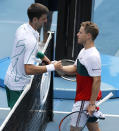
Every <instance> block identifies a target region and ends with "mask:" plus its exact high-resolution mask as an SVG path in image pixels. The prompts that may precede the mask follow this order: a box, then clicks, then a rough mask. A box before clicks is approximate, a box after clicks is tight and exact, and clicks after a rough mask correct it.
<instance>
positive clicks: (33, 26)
mask: <svg viewBox="0 0 119 131" xmlns="http://www.w3.org/2000/svg"><path fill="white" fill-rule="evenodd" d="M29 24H30V25H31V26H32V28H33V29H34V30H37V28H36V26H35V25H34V24H33V23H32V22H29Z"/></svg>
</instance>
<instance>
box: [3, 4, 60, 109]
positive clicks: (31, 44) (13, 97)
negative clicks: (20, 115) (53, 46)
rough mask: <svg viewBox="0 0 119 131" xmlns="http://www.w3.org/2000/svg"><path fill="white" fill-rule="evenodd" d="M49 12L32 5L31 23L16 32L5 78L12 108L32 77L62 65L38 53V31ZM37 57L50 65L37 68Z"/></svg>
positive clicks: (30, 11) (43, 7)
mask: <svg viewBox="0 0 119 131" xmlns="http://www.w3.org/2000/svg"><path fill="white" fill-rule="evenodd" d="M48 12H49V10H48V8H47V7H46V6H44V5H41V4H39V3H35V4H31V5H30V7H29V8H28V10H27V15H28V18H29V22H28V23H25V24H23V25H21V26H20V27H19V28H18V29H17V31H16V35H15V42H14V47H13V51H12V56H11V61H10V65H9V67H8V70H7V73H6V77H5V85H6V93H7V99H8V106H9V107H10V108H12V107H13V106H14V104H15V103H16V101H17V99H18V98H19V96H20V95H21V93H22V91H23V90H24V88H25V87H26V85H27V84H29V82H30V80H31V78H32V75H35V74H40V73H44V72H47V71H54V70H55V69H57V68H58V67H59V66H60V65H61V62H60V61H59V62H54V63H53V64H51V62H50V60H49V59H48V58H47V57H46V56H45V55H44V54H42V53H41V52H39V53H38V39H39V33H38V32H37V30H38V28H40V27H41V26H42V25H43V24H44V23H45V22H47V14H48ZM36 56H39V57H40V58H41V59H42V60H43V61H46V62H47V63H48V64H49V65H46V66H36V65H35V59H34V58H35V57H36Z"/></svg>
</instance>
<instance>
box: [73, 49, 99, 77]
mask: <svg viewBox="0 0 119 131" xmlns="http://www.w3.org/2000/svg"><path fill="white" fill-rule="evenodd" d="M77 59H79V61H80V63H81V64H82V65H83V66H85V68H86V69H87V71H88V74H89V75H90V76H92V77H93V76H101V58H100V54H99V52H98V50H97V49H96V47H91V48H89V49H85V48H83V49H82V50H81V51H80V53H79V54H78V57H77ZM77 59H76V61H75V65H76V66H77Z"/></svg>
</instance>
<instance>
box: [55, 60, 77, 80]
mask: <svg viewBox="0 0 119 131" xmlns="http://www.w3.org/2000/svg"><path fill="white" fill-rule="evenodd" d="M74 62H75V61H73V60H70V59H62V60H61V63H62V65H63V66H68V65H73V64H74ZM57 73H58V75H59V76H61V78H63V79H65V80H68V81H74V82H75V81H76V75H75V74H73V75H72V74H66V73H64V72H62V71H57Z"/></svg>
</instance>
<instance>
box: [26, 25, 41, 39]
mask: <svg viewBox="0 0 119 131" xmlns="http://www.w3.org/2000/svg"><path fill="white" fill-rule="evenodd" d="M27 27H28V28H27V29H28V30H29V31H30V32H32V33H33V35H34V36H35V37H36V39H39V33H38V31H36V30H34V28H33V27H32V26H31V25H30V24H29V23H27Z"/></svg>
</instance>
